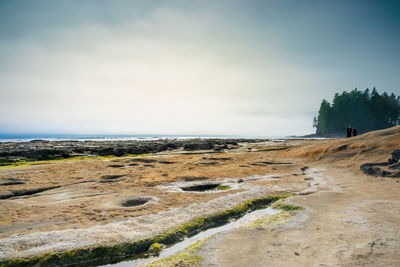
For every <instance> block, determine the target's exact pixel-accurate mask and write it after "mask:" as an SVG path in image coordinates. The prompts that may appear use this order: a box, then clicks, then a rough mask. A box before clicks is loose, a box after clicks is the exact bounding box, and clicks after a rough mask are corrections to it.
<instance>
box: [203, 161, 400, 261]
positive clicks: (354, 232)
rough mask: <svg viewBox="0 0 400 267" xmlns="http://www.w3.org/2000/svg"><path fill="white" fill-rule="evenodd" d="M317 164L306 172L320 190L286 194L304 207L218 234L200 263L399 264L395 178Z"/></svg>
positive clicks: (399, 187)
mask: <svg viewBox="0 0 400 267" xmlns="http://www.w3.org/2000/svg"><path fill="white" fill-rule="evenodd" d="M318 167H319V168H321V167H322V168H323V169H319V170H316V172H314V173H312V172H309V173H308V175H310V176H311V177H314V180H312V181H314V186H315V187H317V189H318V190H319V192H318V193H314V194H310V195H306V196H296V197H292V198H291V199H290V200H288V201H289V202H291V203H295V204H297V205H300V206H303V207H305V208H306V210H305V211H301V212H299V213H298V216H297V218H296V221H295V222H294V223H292V224H290V225H286V226H274V227H263V228H260V227H259V228H253V229H247V228H242V229H237V230H233V231H230V232H226V233H222V234H219V235H217V236H215V237H214V238H212V239H211V240H210V241H208V243H207V244H206V245H205V246H204V247H203V248H202V249H201V250H200V251H199V254H200V255H201V256H202V257H203V258H204V261H203V262H202V265H203V266H215V265H216V266H336V265H340V266H354V265H368V266H378V265H379V266H400V224H399V222H400V194H399V192H400V182H399V179H381V178H377V177H370V176H366V175H364V174H362V173H361V172H359V171H357V170H353V171H349V169H344V168H332V165H330V166H329V165H325V166H318ZM315 178H316V179H319V181H318V182H315ZM311 186H312V185H311Z"/></svg>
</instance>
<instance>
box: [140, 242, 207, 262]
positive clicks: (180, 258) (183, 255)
mask: <svg viewBox="0 0 400 267" xmlns="http://www.w3.org/2000/svg"><path fill="white" fill-rule="evenodd" d="M212 236H213V235H212ZM212 236H209V237H207V238H205V239H202V240H199V241H197V242H196V243H193V244H192V245H190V246H189V247H187V248H185V249H184V250H183V251H180V252H178V253H176V254H174V255H171V256H169V257H166V258H164V259H161V260H157V261H155V262H152V263H151V264H149V265H146V266H147V267H165V266H193V267H197V266H200V265H199V263H200V261H201V260H202V259H203V258H202V257H200V256H198V255H196V250H197V249H198V248H199V247H200V246H202V245H203V244H204V243H205V242H206V241H207V240H209V239H210V238H211V237H212Z"/></svg>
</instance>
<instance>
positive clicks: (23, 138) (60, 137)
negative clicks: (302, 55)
mask: <svg viewBox="0 0 400 267" xmlns="http://www.w3.org/2000/svg"><path fill="white" fill-rule="evenodd" d="M195 138H221V139H228V138H259V139H287V138H289V137H287V136H237V135H156V134H154V135H152V134H150V135H78V134H72V135H71V134H70V135H67V134H0V142H30V141H32V140H46V141H100V142H101V141H128V140H160V139H181V140H187V139H195Z"/></svg>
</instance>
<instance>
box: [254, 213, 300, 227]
mask: <svg viewBox="0 0 400 267" xmlns="http://www.w3.org/2000/svg"><path fill="white" fill-rule="evenodd" d="M293 220H294V212H292V211H281V212H280V213H278V214H275V215H270V216H263V217H261V218H258V219H256V220H254V221H253V222H251V223H250V224H248V225H247V226H248V227H250V228H255V227H259V226H269V225H283V224H288V223H291V222H292V221H293Z"/></svg>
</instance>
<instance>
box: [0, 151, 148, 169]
mask: <svg viewBox="0 0 400 267" xmlns="http://www.w3.org/2000/svg"><path fill="white" fill-rule="evenodd" d="M150 155H151V154H140V155H134V154H127V155H124V156H122V157H117V156H114V155H106V156H76V157H69V158H63V157H57V158H55V159H52V160H37V161H33V160H29V159H26V160H24V159H21V160H13V161H12V160H10V161H8V162H2V163H1V164H0V170H2V169H14V168H22V167H30V166H37V165H44V164H55V163H63V162H76V161H98V160H110V159H116V158H130V157H140V158H142V157H146V156H150Z"/></svg>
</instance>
